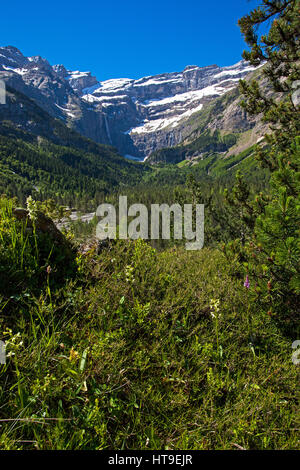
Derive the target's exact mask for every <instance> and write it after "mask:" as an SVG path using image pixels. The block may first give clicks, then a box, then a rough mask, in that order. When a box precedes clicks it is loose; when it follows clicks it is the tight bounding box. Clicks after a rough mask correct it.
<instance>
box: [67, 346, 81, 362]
mask: <svg viewBox="0 0 300 470" xmlns="http://www.w3.org/2000/svg"><path fill="white" fill-rule="evenodd" d="M78 359H79V353H78V352H77V351H75V349H74V348H73V347H72V349H71V351H70V356H69V361H70V362H77V361H78Z"/></svg>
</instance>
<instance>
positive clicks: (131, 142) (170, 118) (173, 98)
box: [0, 46, 254, 160]
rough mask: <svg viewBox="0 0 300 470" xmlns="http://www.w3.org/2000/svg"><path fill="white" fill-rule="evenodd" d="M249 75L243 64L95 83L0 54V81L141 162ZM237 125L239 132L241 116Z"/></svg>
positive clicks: (12, 52)
mask: <svg viewBox="0 0 300 470" xmlns="http://www.w3.org/2000/svg"><path fill="white" fill-rule="evenodd" d="M253 70H254V68H253V67H251V66H249V64H247V63H246V62H244V61H241V62H239V63H237V64H235V65H233V66H230V67H219V66H217V65H211V66H208V67H202V68H200V67H197V66H188V67H186V68H185V69H184V70H183V71H182V72H174V73H166V74H161V75H155V76H150V77H144V78H141V79H139V80H131V79H127V78H124V79H115V80H107V81H104V82H99V81H97V79H96V77H94V76H92V75H91V73H90V72H79V71H70V70H67V69H66V68H65V67H64V66H63V65H54V66H51V65H50V64H49V62H48V61H47V60H45V59H43V58H41V57H40V56H36V57H25V56H23V54H22V53H21V52H20V51H19V50H18V49H16V48H14V47H11V46H10V47H2V48H0V79H4V80H5V81H6V82H7V83H8V84H9V85H10V86H11V87H13V88H15V89H17V90H18V91H21V92H22V93H24V94H26V95H27V96H29V97H30V98H32V99H34V100H35V101H36V102H37V103H38V105H39V106H41V107H42V108H43V109H44V110H46V111H47V112H48V113H49V114H50V115H51V116H54V117H56V118H59V119H61V120H63V121H64V122H65V123H66V124H67V125H68V126H69V127H72V128H74V129H75V130H77V131H78V132H80V133H81V134H83V135H85V136H87V137H89V138H91V139H93V140H95V141H96V142H100V143H105V144H111V145H114V146H116V147H117V148H118V150H119V151H120V153H121V154H123V155H127V157H129V158H136V159H141V160H142V159H144V158H147V157H148V156H149V155H150V154H151V153H152V152H153V151H155V150H158V149H161V148H164V147H170V146H174V145H177V144H178V143H180V142H181V141H182V140H183V139H184V138H185V135H184V134H185V132H184V123H185V122H187V121H189V120H190V119H191V116H193V115H194V114H195V113H198V112H199V111H201V110H202V109H205V107H206V106H207V105H208V104H209V103H211V102H212V101H213V100H215V99H216V98H218V97H220V96H222V95H224V94H226V93H227V92H228V91H229V90H232V89H234V88H235V87H236V86H237V84H238V81H239V79H241V78H244V77H245V76H246V75H247V74H249V73H250V72H251V71H253ZM237 121H238V122H237V127H239V126H241V128H242V127H243V125H244V124H243V119H242V120H240V115H239V116H237Z"/></svg>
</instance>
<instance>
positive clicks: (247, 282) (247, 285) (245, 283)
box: [244, 274, 250, 289]
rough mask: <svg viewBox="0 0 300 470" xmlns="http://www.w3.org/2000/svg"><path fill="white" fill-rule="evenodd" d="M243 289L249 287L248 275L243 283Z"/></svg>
mask: <svg viewBox="0 0 300 470" xmlns="http://www.w3.org/2000/svg"><path fill="white" fill-rule="evenodd" d="M244 287H246V289H249V287H250V282H249V276H248V274H247V276H246V279H245V282H244Z"/></svg>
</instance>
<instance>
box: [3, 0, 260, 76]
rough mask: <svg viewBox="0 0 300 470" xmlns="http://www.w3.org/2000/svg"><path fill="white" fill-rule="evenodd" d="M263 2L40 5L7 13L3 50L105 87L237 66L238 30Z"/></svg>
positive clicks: (11, 6) (138, 0) (33, 2)
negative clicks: (82, 74) (86, 74)
mask: <svg viewBox="0 0 300 470" xmlns="http://www.w3.org/2000/svg"><path fill="white" fill-rule="evenodd" d="M259 3H260V2H259V1H258V0H205V1H202V0H180V1H178V0H150V1H147V2H145V1H143V0H128V1H121V0H106V1H103V0H91V1H85V2H84V1H80V2H79V1H77V0H72V1H70V0H60V1H58V0H52V1H49V2H42V1H41V0H39V1H37V0H28V1H24V0H22V1H19V0H15V1H5V2H2V5H1V29H0V45H1V46H7V45H13V46H16V47H18V48H19V49H20V50H21V51H22V52H23V54H24V55H27V56H30V55H41V56H43V57H45V58H47V59H48V60H49V62H50V63H51V64H52V65H53V64H57V63H60V64H61V63H62V64H64V65H65V66H66V67H67V68H69V69H72V70H81V71H86V70H90V71H92V73H93V75H96V76H97V78H98V79H99V80H106V79H109V78H122V77H128V78H140V77H143V76H147V75H154V74H158V73H163V72H173V71H180V70H183V69H184V67H185V66H186V65H199V66H205V65H211V64H218V65H221V66H222V65H231V64H233V63H236V62H238V61H239V60H240V59H241V53H242V51H243V49H244V48H245V44H244V41H243V38H242V36H241V34H240V31H239V28H238V26H237V21H238V18H240V17H241V16H242V15H243V14H245V13H248V12H249V11H250V10H251V9H252V8H253V7H255V6H257V5H258V4H259Z"/></svg>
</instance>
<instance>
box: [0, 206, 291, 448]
mask: <svg viewBox="0 0 300 470" xmlns="http://www.w3.org/2000/svg"><path fill="white" fill-rule="evenodd" d="M2 207H3V211H6V212H5V220H8V219H10V222H12V218H11V216H10V209H9V207H10V203H8V202H7V201H6V202H5V203H4V201H2ZM1 214H2V217H3V212H1ZM9 227H11V231H12V232H13V231H14V230H15V229H14V228H13V226H12V225H11V224H7V226H6V227H5V232H6V233H7V235H8V234H9V231H10V228H9ZM17 233H18V235H17V236H18V237H19V236H20V235H19V234H20V228H18V232H17ZM11 236H12V235H11ZM1 240H2V239H0V246H2V243H3V242H2V241H1ZM5 243H6V242H5ZM7 246H8V245H7V244H5V247H6V248H7ZM95 248H96V247H95ZM95 248H91V249H89V250H88V251H85V254H83V252H82V253H80V252H78V254H77V261H76V264H77V269H76V270H75V271H74V273H75V277H74V278H73V279H72V280H69V281H68V282H65V283H64V285H63V286H61V288H59V286H58V285H57V284H56V283H53V284H51V278H52V276H53V275H54V273H53V272H49V273H48V277H47V279H48V281H49V282H47V280H46V282H41V283H40V294H39V297H37V296H34V295H33V294H32V291H31V290H29V291H27V292H28V294H29V295H28V296H27V297H26V296H25V294H24V295H22V296H21V295H20V296H19V297H17V296H13V297H5V296H3V293H1V294H0V337H1V339H2V338H3V339H5V341H6V350H7V363H6V365H2V366H0V377H1V382H0V419H1V428H0V448H1V449H38V450H49V449H52V450H53V449H68V450H75V449H76V450H79V449H85V450H88V449H94V450H96V449H98V450H101V449H114V450H117V449H150V450H153V449H187V450H189V449H191V450H192V449H199V450H200V449H234V448H236V446H241V447H243V448H245V449H292V448H294V449H296V448H297V447H298V445H299V442H298V438H297V437H298V436H297V423H296V409H297V408H296V407H297V397H296V389H297V370H296V367H295V366H294V365H293V364H292V362H291V348H290V341H288V340H286V338H284V336H282V334H281V333H280V331H279V330H277V328H276V326H275V325H274V324H273V323H272V322H271V321H270V318H269V317H268V316H266V315H265V313H264V311H263V310H261V309H260V308H257V305H254V304H253V303H251V302H250V298H249V295H248V294H249V292H248V290H247V289H245V288H244V287H243V285H242V282H241V281H239V280H235V281H233V280H232V278H231V276H230V264H229V263H227V261H226V259H225V257H224V256H223V255H222V254H221V253H220V252H218V251H216V250H208V249H204V250H200V251H199V252H196V253H191V252H187V251H185V250H182V249H180V248H179V249H176V248H173V249H170V250H166V251H163V252H157V251H156V250H154V249H153V248H152V247H151V246H149V245H148V244H147V243H146V242H144V241H142V240H137V241H136V242H128V241H118V242H116V243H112V244H111V245H110V246H109V247H108V249H103V250H102V251H101V253H100V254H99V255H97V254H96V249H95ZM26 256H27V261H26V263H27V264H28V262H29V258H30V257H31V258H32V259H33V263H34V262H35V259H36V254H35V252H34V251H33V252H32V253H31V254H30V250H28V253H27V255H26ZM39 259H42V258H41V257H39ZM64 264H65V261H64V260H63V259H62V260H61V262H60V264H59V265H57V269H59V268H61V269H63V266H64ZM17 267H18V266H17V265H15V269H16V268H17ZM41 267H43V263H42V265H41ZM27 282H28V281H27ZM27 286H28V288H29V289H31V284H29V283H28V284H27ZM275 339H276V340H275ZM7 420H9V421H7Z"/></svg>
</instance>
